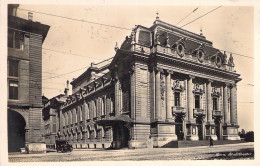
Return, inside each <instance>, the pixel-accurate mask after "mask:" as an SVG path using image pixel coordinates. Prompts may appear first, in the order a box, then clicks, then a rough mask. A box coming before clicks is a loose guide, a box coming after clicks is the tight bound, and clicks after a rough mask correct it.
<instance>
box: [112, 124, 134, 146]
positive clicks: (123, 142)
mask: <svg viewBox="0 0 260 166" xmlns="http://www.w3.org/2000/svg"><path fill="white" fill-rule="evenodd" d="M129 134H130V133H129V130H128V128H126V127H125V126H115V127H113V147H114V148H116V149H120V148H124V147H128V141H129Z"/></svg>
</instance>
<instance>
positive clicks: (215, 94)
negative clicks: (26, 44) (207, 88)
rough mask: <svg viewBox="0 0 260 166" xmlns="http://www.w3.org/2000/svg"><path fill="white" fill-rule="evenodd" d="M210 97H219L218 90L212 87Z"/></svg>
mask: <svg viewBox="0 0 260 166" xmlns="http://www.w3.org/2000/svg"><path fill="white" fill-rule="evenodd" d="M211 95H212V96H214V97H220V96H221V93H220V90H219V89H218V88H216V87H213V88H212V93H211Z"/></svg>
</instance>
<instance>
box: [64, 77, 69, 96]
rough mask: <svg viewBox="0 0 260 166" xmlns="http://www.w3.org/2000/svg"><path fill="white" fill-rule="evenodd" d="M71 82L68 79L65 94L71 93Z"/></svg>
mask: <svg viewBox="0 0 260 166" xmlns="http://www.w3.org/2000/svg"><path fill="white" fill-rule="evenodd" d="M69 83H70V82H69V80H67V87H66V88H65V90H64V94H65V96H68V93H69Z"/></svg>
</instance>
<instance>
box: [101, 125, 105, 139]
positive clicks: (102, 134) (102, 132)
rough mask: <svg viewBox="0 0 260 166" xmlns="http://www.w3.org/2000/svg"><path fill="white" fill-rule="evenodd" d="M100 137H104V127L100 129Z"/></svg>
mask: <svg viewBox="0 0 260 166" xmlns="http://www.w3.org/2000/svg"><path fill="white" fill-rule="evenodd" d="M101 137H102V138H104V137H105V130H104V127H102V129H101Z"/></svg>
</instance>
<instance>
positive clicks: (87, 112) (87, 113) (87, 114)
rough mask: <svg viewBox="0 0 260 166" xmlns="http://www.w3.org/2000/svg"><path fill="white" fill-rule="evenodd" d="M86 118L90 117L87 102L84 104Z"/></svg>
mask: <svg viewBox="0 0 260 166" xmlns="http://www.w3.org/2000/svg"><path fill="white" fill-rule="evenodd" d="M85 110H86V119H90V111H89V103H88V104H86V109H85Z"/></svg>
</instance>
